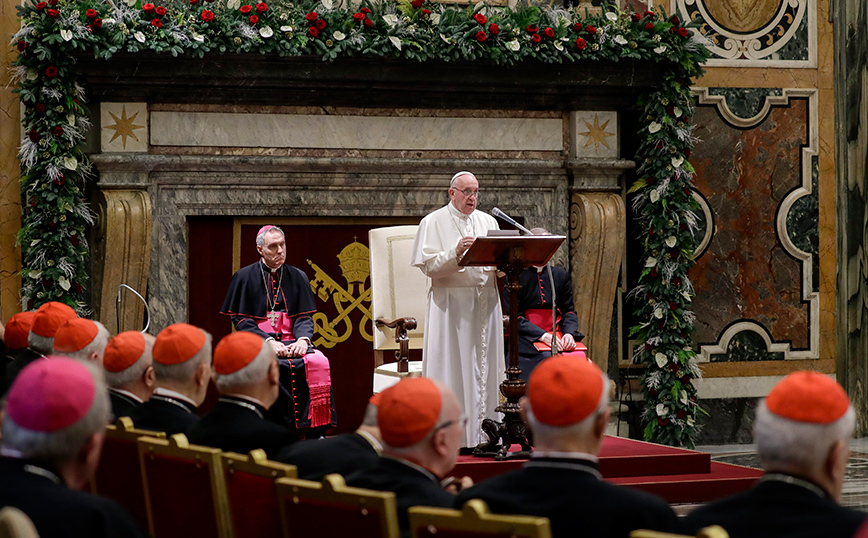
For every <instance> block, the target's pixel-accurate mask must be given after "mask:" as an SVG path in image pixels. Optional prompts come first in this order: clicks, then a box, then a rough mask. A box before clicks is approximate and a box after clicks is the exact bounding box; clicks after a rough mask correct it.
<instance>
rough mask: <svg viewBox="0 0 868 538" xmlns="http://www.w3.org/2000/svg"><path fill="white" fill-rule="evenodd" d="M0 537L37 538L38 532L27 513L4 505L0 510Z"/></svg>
mask: <svg viewBox="0 0 868 538" xmlns="http://www.w3.org/2000/svg"><path fill="white" fill-rule="evenodd" d="M0 538H39V533H38V532H36V527H35V526H33V522H32V521H30V518H29V517H27V514H25V513H24V512H22V511H21V510H19V509H17V508H15V507H13V506H6V507H4V508H3V509H2V510H0Z"/></svg>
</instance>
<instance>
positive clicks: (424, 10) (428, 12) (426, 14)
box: [422, 9, 431, 17]
mask: <svg viewBox="0 0 868 538" xmlns="http://www.w3.org/2000/svg"><path fill="white" fill-rule="evenodd" d="M430 14H431V10H430V9H423V10H422V15H424V16H425V17H427V16H428V15H430Z"/></svg>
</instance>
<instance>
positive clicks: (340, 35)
mask: <svg viewBox="0 0 868 538" xmlns="http://www.w3.org/2000/svg"><path fill="white" fill-rule="evenodd" d="M332 37H334V38H335V39H336V40H338V41H343V40H344V39H346V38H347V35H346V34H345V33H343V32H335V33H333V34H332Z"/></svg>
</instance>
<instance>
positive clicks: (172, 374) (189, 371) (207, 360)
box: [154, 329, 211, 383]
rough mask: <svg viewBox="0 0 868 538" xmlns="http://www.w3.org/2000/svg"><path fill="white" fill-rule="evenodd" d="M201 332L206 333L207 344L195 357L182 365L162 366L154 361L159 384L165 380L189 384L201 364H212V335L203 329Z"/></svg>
mask: <svg viewBox="0 0 868 538" xmlns="http://www.w3.org/2000/svg"><path fill="white" fill-rule="evenodd" d="M199 330H200V331H202V332H203V333H205V343H204V344H203V345H202V349H200V350H199V351H197V352H196V354H195V355H193V356H192V357H190V358H189V359H187V360H186V361H184V362H182V363H180V364H160V363H159V362H157V361H154V375H155V376H156V378H157V381H158V382H159V381H160V380H162V379H165V380H171V381H178V382H180V383H189V382H190V381H191V380H192V379H193V374H195V373H196V368H197V367H198V366H199V365H200V364H211V333H209V332H208V331H205V330H202V329H199Z"/></svg>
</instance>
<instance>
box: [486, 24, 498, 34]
mask: <svg viewBox="0 0 868 538" xmlns="http://www.w3.org/2000/svg"><path fill="white" fill-rule="evenodd" d="M488 32H489V33H490V34H491V35H497V34H499V33H500V26H498V25H496V24H494V23H492V24H491V25H490V26H489V27H488Z"/></svg>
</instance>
